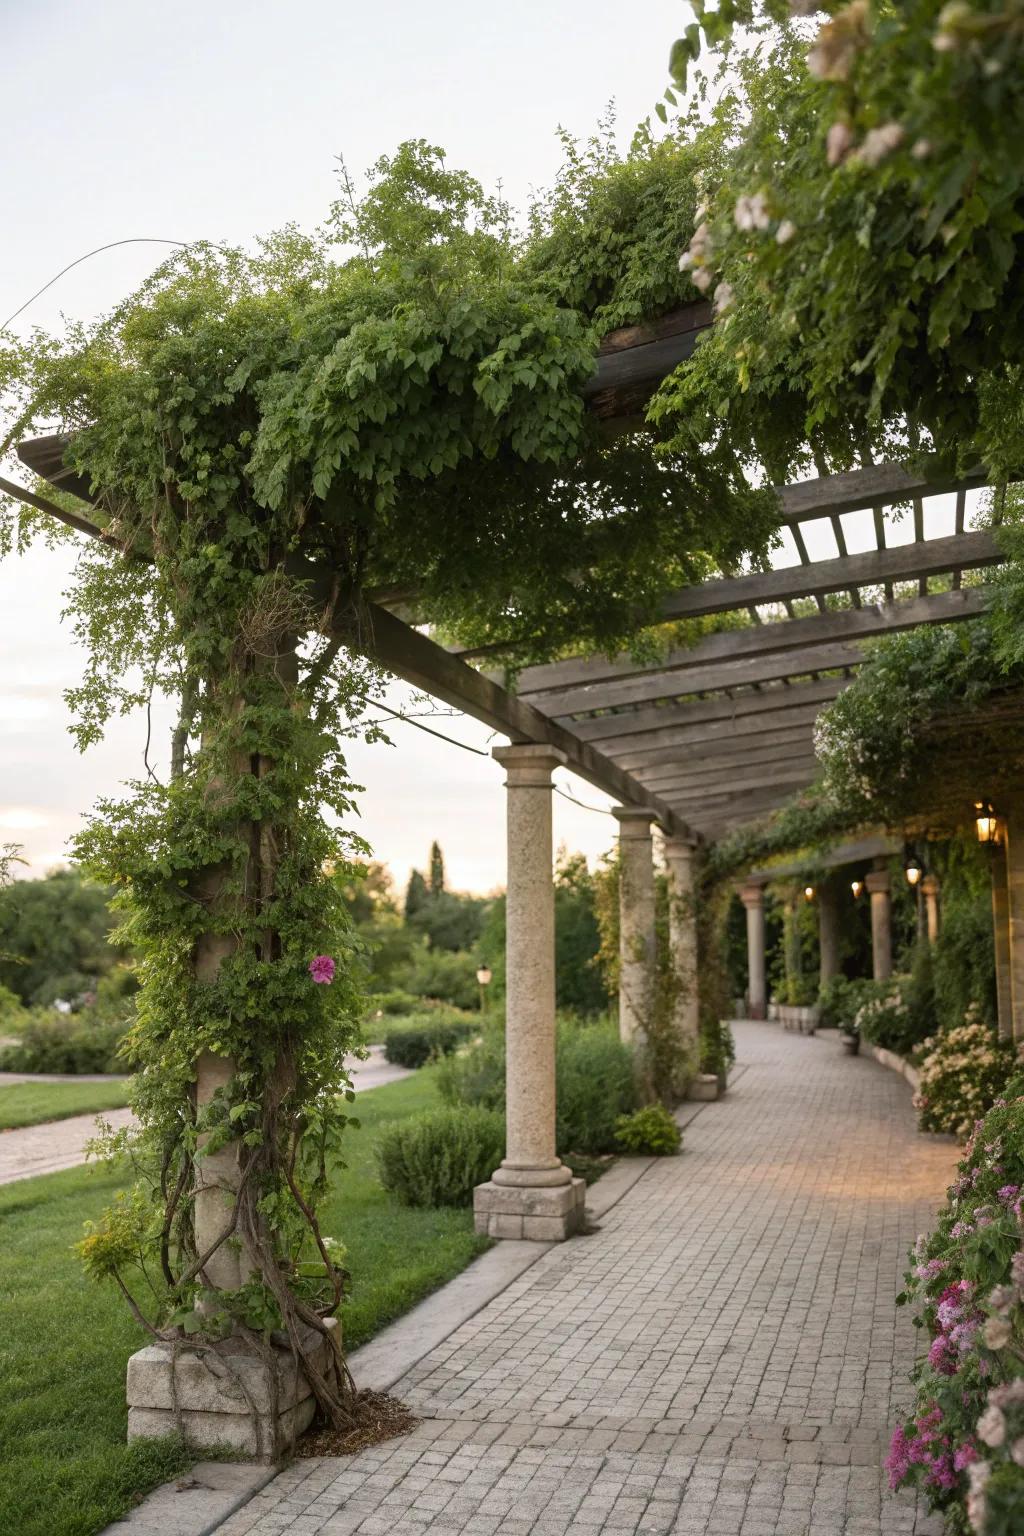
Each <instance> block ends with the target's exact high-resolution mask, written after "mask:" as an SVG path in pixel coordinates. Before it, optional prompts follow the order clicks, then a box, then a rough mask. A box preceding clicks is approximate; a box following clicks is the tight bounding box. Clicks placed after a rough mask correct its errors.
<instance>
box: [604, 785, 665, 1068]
mask: <svg viewBox="0 0 1024 1536" xmlns="http://www.w3.org/2000/svg"><path fill="white" fill-rule="evenodd" d="M612 815H613V816H614V817H615V819H616V821H617V822H618V823H619V1035H620V1036H621V1038H622V1039H623V1040H624V1041H625V1042H626V1043H627V1045H629V1044H633V1043H636V1044H637V1045H639V1046H641V1047H642V1046H643V1045H644V1043H645V1042H646V1040H647V1034H648V1029H649V1027H650V1022H651V1010H652V1008H653V1006H654V967H655V960H656V940H655V931H654V844H653V840H652V837H651V827H652V825H653V823H654V821H655V820H656V817H655V814H654V812H653V811H648V810H644V809H642V808H641V807H638V806H620V807H618V808H617V809H616V810H614V811H613V812H612Z"/></svg>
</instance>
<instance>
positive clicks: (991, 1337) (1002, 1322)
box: [983, 1317, 1013, 1445]
mask: <svg viewBox="0 0 1024 1536" xmlns="http://www.w3.org/2000/svg"><path fill="white" fill-rule="evenodd" d="M1012 1334H1013V1329H1012V1328H1011V1327H1010V1325H1009V1323H1008V1322H1007V1320H1006V1318H1005V1317H990V1318H989V1319H988V1321H987V1322H986V1324H985V1328H984V1333H983V1337H984V1340H985V1344H986V1346H987V1348H989V1349H1005V1348H1006V1346H1007V1344H1009V1342H1010V1338H1011V1336H1012ZM994 1412H996V1413H999V1409H998V1408H996V1409H995V1410H994ZM1005 1433H1006V1431H1005V1426H1004V1429H1003V1435H1005ZM987 1444H989V1445H1001V1444H1002V1437H1001V1438H1000V1439H999V1440H989V1441H988V1442H987Z"/></svg>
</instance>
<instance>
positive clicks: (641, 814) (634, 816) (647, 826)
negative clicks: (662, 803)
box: [612, 805, 658, 839]
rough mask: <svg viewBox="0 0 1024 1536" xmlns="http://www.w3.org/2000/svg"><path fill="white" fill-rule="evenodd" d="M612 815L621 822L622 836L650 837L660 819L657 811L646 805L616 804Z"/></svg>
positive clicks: (620, 832)
mask: <svg viewBox="0 0 1024 1536" xmlns="http://www.w3.org/2000/svg"><path fill="white" fill-rule="evenodd" d="M612 815H613V816H614V817H615V820H616V821H617V822H618V824H619V837H620V838H636V839H640V838H646V839H650V836H651V828H652V827H653V825H654V823H655V822H656V821H657V820H658V813H657V811H652V810H650V809H649V808H648V807H647V806H645V805H616V806H613V807H612Z"/></svg>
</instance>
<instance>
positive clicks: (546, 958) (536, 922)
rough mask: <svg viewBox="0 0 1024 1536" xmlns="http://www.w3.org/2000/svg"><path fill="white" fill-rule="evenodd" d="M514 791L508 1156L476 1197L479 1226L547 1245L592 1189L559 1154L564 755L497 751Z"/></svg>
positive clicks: (533, 748)
mask: <svg viewBox="0 0 1024 1536" xmlns="http://www.w3.org/2000/svg"><path fill="white" fill-rule="evenodd" d="M492 755H493V756H494V757H495V758H496V759H497V761H498V762H499V763H501V764H502V766H503V767H504V768H505V770H506V772H507V775H508V777H507V778H506V780H505V783H506V788H507V790H508V807H507V808H508V878H507V896H506V918H505V926H506V936H505V947H506V982H505V989H506V993H505V995H506V1025H505V1061H506V1065H505V1119H506V1143H505V1156H504V1158H503V1160H502V1163H501V1166H500V1168H497V1169H495V1171H494V1174H493V1176H492V1178H491V1180H490V1182H489V1183H487V1184H478V1185H477V1187H476V1190H475V1191H474V1198H473V1209H474V1212H475V1217H476V1229H477V1231H478V1232H483V1233H486V1234H487V1236H488V1237H512V1238H522V1237H525V1238H532V1239H535V1240H537V1241H542V1242H550V1241H552V1240H553V1239H555V1240H557V1239H560V1238H564V1237H568V1236H570V1234H571V1233H573V1232H576V1231H578V1230H579V1228H580V1226H581V1225H582V1220H583V1201H584V1193H585V1186H584V1184H583V1180H582V1179H574V1178H573V1176H572V1173H571V1172H570V1170H569V1169H568V1168H566V1167H565V1165H564V1164H563V1163H562V1162H561V1161H560V1159H559V1157H558V1155H557V1153H556V1151H555V893H554V885H553V882H552V873H551V864H552V837H551V775H552V772H553V771H554V769H555V768H557V767H558V766H559V765H560V764H561V763H564V762H565V754H564V752H559V751H558V750H557V749H556V748H554V747H549V746H545V745H543V744H536V745H534V744H529V745H525V746H511V747H496V748H495V749H494V752H493V754H492Z"/></svg>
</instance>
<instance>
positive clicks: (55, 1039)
mask: <svg viewBox="0 0 1024 1536" xmlns="http://www.w3.org/2000/svg"><path fill="white" fill-rule="evenodd" d="M129 1027H130V1020H120V1021H118V1022H110V1021H107V1022H104V1023H98V1022H95V1021H92V1022H90V1021H88V1018H87V1016H86V1015H82V1014H75V1013H38V1014H36V1015H34V1016H33V1018H32V1019H31V1021H30V1022H29V1023H28V1024H26V1025H25V1027H24V1029H23V1030H22V1034H21V1039H20V1041H19V1042H18V1044H17V1045H9V1046H7V1047H6V1048H5V1049H3V1050H0V1071H4V1072H67V1073H82V1072H86V1073H91V1072H127V1071H128V1066H127V1065H126V1063H125V1062H124V1060H123V1059H122V1058H121V1057H120V1056H119V1054H118V1048H119V1046H120V1044H121V1041H122V1040H123V1039H124V1037H125V1034H126V1033H127V1031H128V1029H129Z"/></svg>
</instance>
